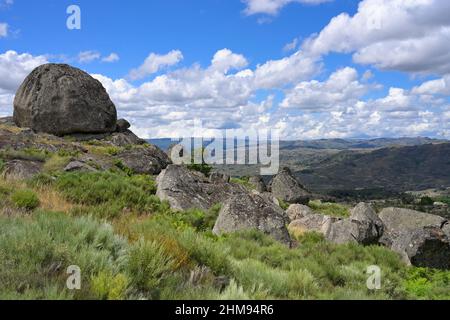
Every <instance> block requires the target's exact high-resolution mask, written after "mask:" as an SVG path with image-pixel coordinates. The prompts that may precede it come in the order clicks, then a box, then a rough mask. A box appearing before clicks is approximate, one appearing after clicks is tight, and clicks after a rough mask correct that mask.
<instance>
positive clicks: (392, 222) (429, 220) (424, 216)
mask: <svg viewBox="0 0 450 320" xmlns="http://www.w3.org/2000/svg"><path fill="white" fill-rule="evenodd" d="M379 217H380V219H381V221H382V222H383V224H384V228H385V231H386V233H387V234H389V233H396V232H409V231H413V230H416V229H418V228H423V227H438V228H441V227H442V226H443V225H444V224H445V222H446V219H444V218H442V217H440V216H436V215H433V214H428V213H424V212H419V211H414V210H410V209H403V208H386V209H383V210H382V211H381V212H380V215H379Z"/></svg>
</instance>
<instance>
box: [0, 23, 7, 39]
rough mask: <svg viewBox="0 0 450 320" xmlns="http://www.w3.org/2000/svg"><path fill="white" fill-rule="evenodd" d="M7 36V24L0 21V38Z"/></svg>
mask: <svg viewBox="0 0 450 320" xmlns="http://www.w3.org/2000/svg"><path fill="white" fill-rule="evenodd" d="M7 36H8V24H7V23H0V38H4V37H7Z"/></svg>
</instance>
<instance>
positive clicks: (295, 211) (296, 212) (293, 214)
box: [286, 204, 314, 221]
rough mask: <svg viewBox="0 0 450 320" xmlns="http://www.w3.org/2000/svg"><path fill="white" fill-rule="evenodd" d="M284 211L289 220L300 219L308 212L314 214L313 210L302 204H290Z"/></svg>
mask: <svg viewBox="0 0 450 320" xmlns="http://www.w3.org/2000/svg"><path fill="white" fill-rule="evenodd" d="M286 213H287V215H288V217H289V219H290V221H294V220H298V219H301V218H303V217H305V216H308V215H310V214H314V211H313V210H312V209H311V208H310V207H308V206H305V205H303V204H291V205H290V206H289V208H288V209H287V210H286Z"/></svg>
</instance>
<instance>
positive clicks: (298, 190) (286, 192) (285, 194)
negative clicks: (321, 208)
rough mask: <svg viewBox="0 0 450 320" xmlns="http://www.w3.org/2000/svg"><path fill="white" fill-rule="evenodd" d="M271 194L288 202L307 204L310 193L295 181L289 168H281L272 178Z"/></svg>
mask: <svg viewBox="0 0 450 320" xmlns="http://www.w3.org/2000/svg"><path fill="white" fill-rule="evenodd" d="M271 190H272V194H273V195H274V196H275V197H277V198H278V199H280V200H283V201H285V202H288V203H300V204H308V202H309V200H310V198H311V193H310V192H309V191H307V190H306V189H305V187H304V186H302V185H301V184H300V182H298V181H297V179H296V178H295V177H294V175H293V174H292V172H291V170H290V169H289V168H283V169H282V170H281V171H280V172H279V173H278V174H277V175H276V176H275V177H274V178H273V180H272V183H271Z"/></svg>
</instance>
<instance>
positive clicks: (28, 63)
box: [0, 51, 47, 93]
mask: <svg viewBox="0 0 450 320" xmlns="http://www.w3.org/2000/svg"><path fill="white" fill-rule="evenodd" d="M45 63H47V59H46V58H45V57H44V56H36V57H34V56H32V55H30V54H28V53H23V54H18V53H17V52H15V51H7V52H5V53H3V54H0V92H8V93H15V91H16V90H17V88H18V87H19V85H20V84H21V83H22V81H23V80H24V79H25V77H26V76H27V75H28V74H29V73H30V72H31V71H32V70H33V69H34V68H36V67H37V66H39V65H41V64H45Z"/></svg>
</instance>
